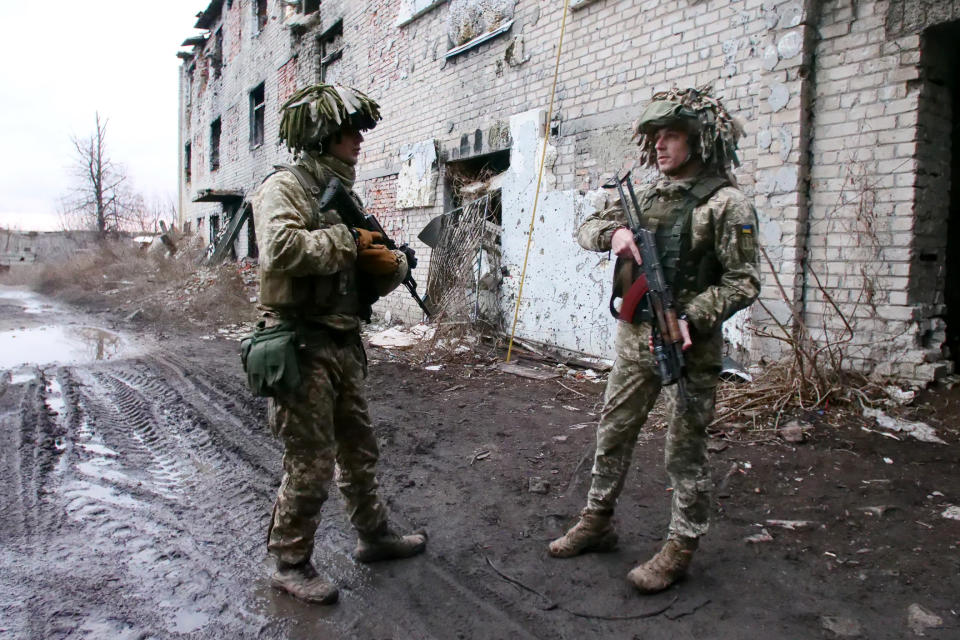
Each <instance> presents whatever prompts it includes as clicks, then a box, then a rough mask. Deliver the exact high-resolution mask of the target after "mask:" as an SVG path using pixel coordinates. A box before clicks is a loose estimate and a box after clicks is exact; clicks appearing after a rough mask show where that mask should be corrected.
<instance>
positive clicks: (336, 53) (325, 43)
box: [318, 18, 343, 82]
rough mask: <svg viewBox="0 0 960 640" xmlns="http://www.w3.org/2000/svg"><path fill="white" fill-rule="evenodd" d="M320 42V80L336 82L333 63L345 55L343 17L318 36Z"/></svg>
mask: <svg viewBox="0 0 960 640" xmlns="http://www.w3.org/2000/svg"><path fill="white" fill-rule="evenodd" d="M318 40H319V44H320V47H319V48H320V82H334V81H335V75H336V74H335V73H333V71H334V70H333V69H331V68H330V67H331V65H333V63H335V62H336V61H337V60H339V59H340V58H341V57H343V19H342V18H341V19H340V20H337V21H336V22H334V23H333V25H331V27H330V28H329V29H327V30H326V31H324V32H323V34H321V35H320V37H319V38H318Z"/></svg>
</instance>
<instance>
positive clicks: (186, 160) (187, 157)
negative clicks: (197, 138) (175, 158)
mask: <svg viewBox="0 0 960 640" xmlns="http://www.w3.org/2000/svg"><path fill="white" fill-rule="evenodd" d="M192 165H193V153H191V150H190V143H189V142H188V143H187V144H185V145H183V177H184V179H185V180H186V181H187V182H190V176H191V171H192Z"/></svg>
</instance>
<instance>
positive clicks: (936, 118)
mask: <svg viewBox="0 0 960 640" xmlns="http://www.w3.org/2000/svg"><path fill="white" fill-rule="evenodd" d="M920 48H921V58H920V68H921V79H922V85H921V89H920V100H919V114H918V116H919V117H918V123H917V129H918V135H917V139H918V141H919V142H918V145H917V156H916V157H917V158H918V161H917V187H918V189H917V192H916V193H917V196H916V203H915V212H914V214H913V215H914V216H916V220H917V221H918V222H917V223H916V224H914V225H913V229H914V236H913V239H912V244H913V247H912V249H913V261H912V263H911V265H910V271H911V274H910V275H911V277H910V284H909V287H910V290H909V294H908V302H909V303H910V304H913V305H920V306H921V308H929V309H932V310H933V313H932V314H931V317H928V318H925V319H924V333H923V334H922V335H921V344H922V346H923V347H924V348H925V349H927V350H936V349H939V350H940V352H941V355H942V356H943V357H944V358H945V359H949V360H952V361H953V362H954V363H955V365H957V364H960V287H958V286H956V282H957V279H958V278H960V122H958V118H957V114H958V113H960V68H958V67H957V66H956V64H955V61H956V60H957V59H958V57H960V21H956V22H952V23H948V24H943V25H939V26H937V27H934V28H931V29H928V30H927V31H925V32H924V33H923V38H922V40H921V47H920ZM951 110H952V113H951ZM927 194H942V195H940V196H937V197H931V196H929V195H927ZM947 194H949V195H947ZM920 220H922V221H923V223H922V224H921V223H920V222H919V221H920Z"/></svg>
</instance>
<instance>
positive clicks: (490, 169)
mask: <svg viewBox="0 0 960 640" xmlns="http://www.w3.org/2000/svg"><path fill="white" fill-rule="evenodd" d="M509 164H510V155H509V151H502V152H496V153H491V154H487V155H485V156H481V157H477V158H471V159H470V160H465V161H462V162H449V163H447V167H446V183H447V184H446V186H447V195H448V201H449V202H450V203H451V204H452V206H453V209H452V210H451V211H449V212H447V213H445V214H443V215H442V216H439V217H438V218H435V219H434V220H433V221H431V222H430V224H428V225H427V227H425V228H424V230H423V232H421V234H420V236H419V237H420V239H421V240H422V241H423V242H424V243H425V244H426V245H427V246H429V247H431V248H432V249H433V254H432V257H431V259H430V270H429V273H428V274H427V286H426V291H427V297H428V298H429V300H430V304H431V306H432V307H433V309H434V310H436V312H437V313H442V314H443V317H444V318H445V319H448V320H451V321H463V322H479V323H481V324H483V325H485V326H487V327H489V328H491V329H493V330H495V331H499V330H500V329H501V328H502V327H501V318H500V311H499V290H500V283H501V282H502V280H503V274H502V272H501V255H502V254H501V249H500V235H501V230H502V229H501V226H500V225H501V204H500V182H501V179H502V175H503V172H504V171H506V169H507V168H508V167H509Z"/></svg>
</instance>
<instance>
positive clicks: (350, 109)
mask: <svg viewBox="0 0 960 640" xmlns="http://www.w3.org/2000/svg"><path fill="white" fill-rule="evenodd" d="M280 113H281V114H282V117H281V119H280V139H281V140H283V141H284V142H286V143H287V149H290V150H291V151H302V150H304V149H316V148H319V146H320V144H321V143H322V142H323V141H324V140H325V139H327V138H328V137H330V136H331V135H333V134H334V133H337V132H338V131H339V130H340V129H342V128H343V127H352V128H354V129H357V130H358V131H363V130H366V129H372V128H374V127H375V126H377V121H378V120H380V105H378V104H377V103H376V101H374V100H373V99H371V98H369V97H368V96H367V95H366V94H364V93H362V92H360V91H357V90H356V89H352V88H350V87H343V86H340V85H334V84H323V83H320V84H315V85H311V86H309V87H305V88H303V89H300V90H299V91H297V92H296V93H294V94H293V95H292V96H290V99H289V100H287V101H286V102H284V103H283V106H282V107H281V108H280Z"/></svg>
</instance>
